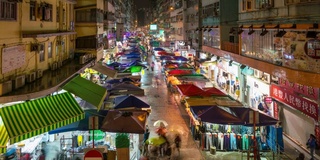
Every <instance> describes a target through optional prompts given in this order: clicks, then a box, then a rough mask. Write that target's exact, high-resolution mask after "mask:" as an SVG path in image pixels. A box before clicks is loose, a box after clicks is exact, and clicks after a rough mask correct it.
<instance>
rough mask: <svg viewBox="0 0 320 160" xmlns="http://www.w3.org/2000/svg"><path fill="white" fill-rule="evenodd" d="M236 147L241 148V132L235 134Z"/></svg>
mask: <svg viewBox="0 0 320 160" xmlns="http://www.w3.org/2000/svg"><path fill="white" fill-rule="evenodd" d="M237 148H238V149H240V150H242V149H243V148H242V136H241V134H237Z"/></svg>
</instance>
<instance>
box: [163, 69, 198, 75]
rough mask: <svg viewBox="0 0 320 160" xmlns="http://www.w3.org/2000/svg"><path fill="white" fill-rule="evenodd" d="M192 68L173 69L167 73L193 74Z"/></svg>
mask: <svg viewBox="0 0 320 160" xmlns="http://www.w3.org/2000/svg"><path fill="white" fill-rule="evenodd" d="M193 72H194V70H182V69H175V70H171V71H169V72H168V74H169V75H189V74H193Z"/></svg>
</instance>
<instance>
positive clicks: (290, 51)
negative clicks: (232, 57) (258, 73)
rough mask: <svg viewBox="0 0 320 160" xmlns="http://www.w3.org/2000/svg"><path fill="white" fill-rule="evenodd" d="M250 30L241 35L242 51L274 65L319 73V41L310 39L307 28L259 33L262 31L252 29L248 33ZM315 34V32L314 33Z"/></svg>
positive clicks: (245, 54)
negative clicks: (304, 29)
mask: <svg viewBox="0 0 320 160" xmlns="http://www.w3.org/2000/svg"><path fill="white" fill-rule="evenodd" d="M248 32H249V30H245V31H244V32H243V33H242V34H241V38H242V41H241V43H242V44H241V54H242V55H244V56H249V57H253V58H256V59H259V60H263V61H267V62H271V63H273V64H276V65H280V66H285V67H288V68H292V69H298V70H304V71H310V72H315V73H320V63H318V60H319V59H320V41H319V40H318V39H314V38H309V37H314V36H310V35H309V36H308V33H309V32H307V31H284V30H283V31H281V32H282V33H283V34H284V35H281V36H280V35H279V32H278V31H276V30H275V31H272V30H270V31H269V32H268V33H267V34H266V35H264V36H260V34H261V31H260V30H255V32H254V33H253V34H251V35H249V34H248ZM314 34H318V35H319V33H318V32H315V33H314Z"/></svg>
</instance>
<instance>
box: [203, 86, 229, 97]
mask: <svg viewBox="0 0 320 160" xmlns="http://www.w3.org/2000/svg"><path fill="white" fill-rule="evenodd" d="M200 95H201V96H227V95H226V94H225V93H223V92H222V91H220V90H219V89H217V88H215V87H211V88H204V89H203V92H202V93H201V94H200Z"/></svg>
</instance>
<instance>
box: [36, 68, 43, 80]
mask: <svg viewBox="0 0 320 160" xmlns="http://www.w3.org/2000/svg"><path fill="white" fill-rule="evenodd" d="M42 74H43V71H42V69H38V70H37V78H41V77H42Z"/></svg>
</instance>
